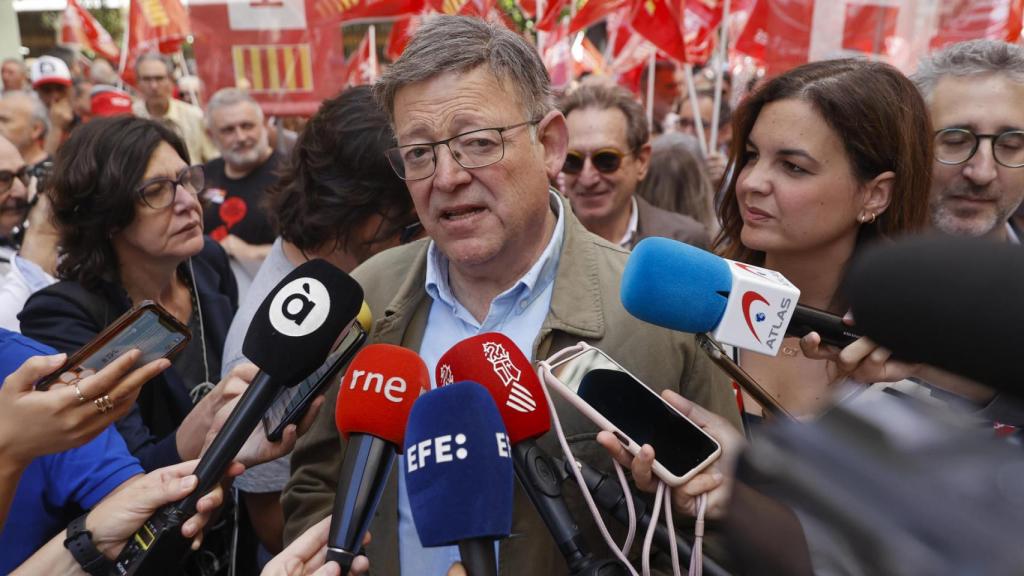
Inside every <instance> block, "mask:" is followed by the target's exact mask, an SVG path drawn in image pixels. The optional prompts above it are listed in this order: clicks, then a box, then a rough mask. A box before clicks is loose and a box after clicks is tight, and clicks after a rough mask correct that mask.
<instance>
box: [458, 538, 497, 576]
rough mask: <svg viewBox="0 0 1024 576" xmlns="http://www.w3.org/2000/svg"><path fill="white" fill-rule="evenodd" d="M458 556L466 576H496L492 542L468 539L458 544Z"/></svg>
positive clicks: (495, 561)
mask: <svg viewBox="0 0 1024 576" xmlns="http://www.w3.org/2000/svg"><path fill="white" fill-rule="evenodd" d="M459 555H460V556H462V565H463V567H465V568H466V576H498V560H497V558H496V557H495V555H494V540H491V539H490V538H470V539H468V540H463V541H461V542H459Z"/></svg>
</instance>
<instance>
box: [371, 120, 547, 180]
mask: <svg viewBox="0 0 1024 576" xmlns="http://www.w3.org/2000/svg"><path fill="white" fill-rule="evenodd" d="M537 123H538V121H537V120H529V121H526V122H520V123H519V124H513V125H511V126H502V127H501V128H482V129H480V130H470V131H469V132H463V133H462V134H456V135H455V136H452V137H451V138H448V139H447V140H438V141H437V142H423V143H422V144H409V145H407V146H398V147H395V148H391V149H389V150H388V151H387V157H388V162H389V163H390V164H391V168H392V169H393V170H394V171H395V174H398V177H399V178H401V179H402V180H423V179H424V178H430V177H431V176H433V175H434V169H435V168H436V167H437V152H436V150H437V147H438V146H440V145H442V144H444V145H445V146H447V147H448V151H449V152H451V153H452V158H454V159H455V161H456V162H458V163H459V166H462V167H463V168H466V169H470V168H483V167H484V166H490V165H491V164H494V163H496V162H498V161H500V160H501V159H502V158H504V157H505V136H504V133H505V132H506V131H508V130H512V129H513V128H519V127H520V126H526V125H533V124H537Z"/></svg>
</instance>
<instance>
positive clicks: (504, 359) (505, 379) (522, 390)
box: [484, 342, 537, 414]
mask: <svg viewBox="0 0 1024 576" xmlns="http://www.w3.org/2000/svg"><path fill="white" fill-rule="evenodd" d="M484 357H485V358H487V361H488V362H490V363H491V366H492V367H493V368H494V373H495V374H497V375H498V378H500V379H501V383H502V384H504V385H505V387H506V388H508V389H509V392H508V399H506V400H505V405H506V406H508V407H509V408H511V409H513V410H515V411H516V412H522V413H524V414H529V413H530V412H533V411H534V410H536V409H537V402H536V401H535V400H534V399H533V394H531V393H530V391H529V390H528V389H527V388H526V387H525V386H523V385H522V384H520V383H519V379H520V377H522V375H523V373H522V372H521V371H520V370H519V368H518V367H516V365H515V364H513V363H512V358H511V357H510V356H509V353H508V350H505V347H504V346H502V345H501V344H499V343H497V342H484Z"/></svg>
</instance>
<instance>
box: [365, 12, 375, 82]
mask: <svg viewBox="0 0 1024 576" xmlns="http://www.w3.org/2000/svg"><path fill="white" fill-rule="evenodd" d="M367 34H369V35H370V84H373V83H374V82H376V81H377V27H376V26H374V25H373V24H370V29H369V30H367Z"/></svg>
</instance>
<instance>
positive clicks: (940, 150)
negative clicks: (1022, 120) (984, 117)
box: [935, 128, 1024, 168]
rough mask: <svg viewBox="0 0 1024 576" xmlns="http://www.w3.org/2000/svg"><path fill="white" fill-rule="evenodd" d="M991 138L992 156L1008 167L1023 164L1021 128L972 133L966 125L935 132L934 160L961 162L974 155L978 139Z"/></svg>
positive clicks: (1023, 147)
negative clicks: (998, 131) (994, 132)
mask: <svg viewBox="0 0 1024 576" xmlns="http://www.w3.org/2000/svg"><path fill="white" fill-rule="evenodd" d="M985 138H988V139H990V140H991V141H992V157H993V158H994V159H995V161H996V162H997V163H999V164H1001V165H1003V166H1006V167H1007V168H1020V167H1022V166H1024V131H1021V130H1007V131H1006V132H1000V133H999V134H975V133H974V132H971V131H970V130H967V129H965V128H946V129H945V130H939V131H938V132H936V133H935V159H936V160H938V161H939V162H940V163H942V164H949V165H956V164H963V163H964V162H967V161H968V160H970V159H971V158H973V157H974V155H975V153H977V152H978V148H979V147H980V146H981V141H982V140H984V139H985Z"/></svg>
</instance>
